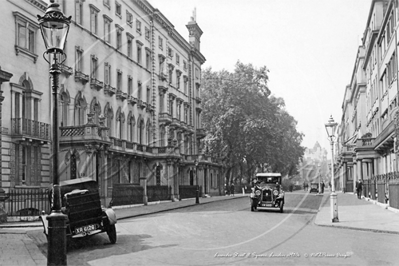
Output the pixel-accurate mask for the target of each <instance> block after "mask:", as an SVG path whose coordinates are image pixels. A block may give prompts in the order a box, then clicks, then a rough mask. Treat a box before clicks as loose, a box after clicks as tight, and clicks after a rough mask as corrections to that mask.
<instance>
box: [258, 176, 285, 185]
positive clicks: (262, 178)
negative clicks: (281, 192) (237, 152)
mask: <svg viewBox="0 0 399 266" xmlns="http://www.w3.org/2000/svg"><path fill="white" fill-rule="evenodd" d="M257 179H258V180H259V181H260V182H263V183H268V184H275V183H277V182H278V183H280V177H278V176H258V177H257Z"/></svg>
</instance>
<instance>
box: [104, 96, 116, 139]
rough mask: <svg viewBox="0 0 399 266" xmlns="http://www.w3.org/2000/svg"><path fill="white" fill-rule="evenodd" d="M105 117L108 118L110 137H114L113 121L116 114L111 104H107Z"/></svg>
mask: <svg viewBox="0 0 399 266" xmlns="http://www.w3.org/2000/svg"><path fill="white" fill-rule="evenodd" d="M104 115H105V118H106V125H107V127H108V130H109V136H110V137H112V136H113V130H112V129H113V119H114V112H113V110H112V107H110V105H109V103H107V105H106V106H105V109H104Z"/></svg>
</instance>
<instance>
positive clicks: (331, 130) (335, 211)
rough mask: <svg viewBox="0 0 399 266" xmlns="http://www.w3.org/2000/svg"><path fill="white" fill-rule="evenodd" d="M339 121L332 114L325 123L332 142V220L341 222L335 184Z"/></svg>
mask: <svg viewBox="0 0 399 266" xmlns="http://www.w3.org/2000/svg"><path fill="white" fill-rule="evenodd" d="M337 125H338V124H337V123H336V122H334V119H333V117H332V115H331V116H330V119H328V123H327V124H325V127H326V131H327V135H328V139H329V140H330V144H331V195H330V202H331V220H332V222H333V223H336V222H339V220H338V200H337V194H336V193H335V184H334V140H335V135H334V133H335V129H336V128H337Z"/></svg>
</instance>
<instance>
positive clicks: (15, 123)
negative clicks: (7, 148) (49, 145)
mask: <svg viewBox="0 0 399 266" xmlns="http://www.w3.org/2000/svg"><path fill="white" fill-rule="evenodd" d="M11 134H12V135H22V136H27V137H32V138H38V139H45V140H49V138H50V125H49V124H46V123H43V122H39V121H35V120H31V119H27V118H12V119H11Z"/></svg>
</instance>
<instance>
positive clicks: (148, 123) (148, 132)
mask: <svg viewBox="0 0 399 266" xmlns="http://www.w3.org/2000/svg"><path fill="white" fill-rule="evenodd" d="M146 137H147V145H148V146H150V145H151V122H150V120H149V119H148V120H147V126H146Z"/></svg>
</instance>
